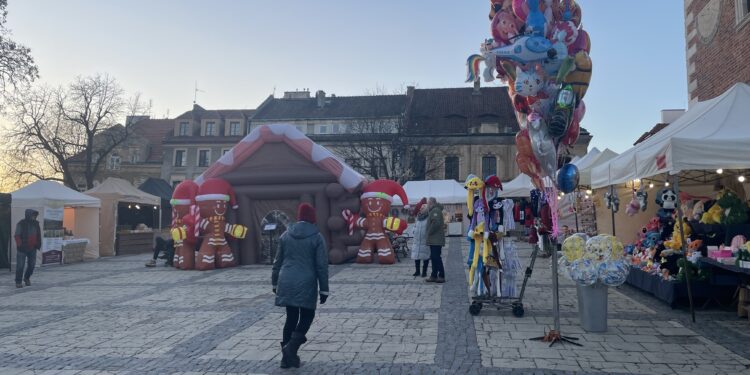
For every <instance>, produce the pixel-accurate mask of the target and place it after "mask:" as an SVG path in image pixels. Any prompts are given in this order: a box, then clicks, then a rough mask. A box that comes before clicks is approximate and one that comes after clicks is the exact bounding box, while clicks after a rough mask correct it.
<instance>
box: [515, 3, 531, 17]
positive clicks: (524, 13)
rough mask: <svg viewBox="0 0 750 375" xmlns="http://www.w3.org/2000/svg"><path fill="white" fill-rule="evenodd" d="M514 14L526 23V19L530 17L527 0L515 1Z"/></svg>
mask: <svg viewBox="0 0 750 375" xmlns="http://www.w3.org/2000/svg"><path fill="white" fill-rule="evenodd" d="M513 13H515V15H516V17H518V19H520V20H521V21H523V22H526V17H528V15H529V6H528V4H526V0H513Z"/></svg>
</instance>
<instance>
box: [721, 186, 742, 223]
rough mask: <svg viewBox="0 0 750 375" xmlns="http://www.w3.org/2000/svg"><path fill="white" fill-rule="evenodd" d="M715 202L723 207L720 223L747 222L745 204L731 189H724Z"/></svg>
mask: <svg viewBox="0 0 750 375" xmlns="http://www.w3.org/2000/svg"><path fill="white" fill-rule="evenodd" d="M716 203H717V204H718V205H719V206H721V208H722V209H723V212H722V216H721V223H722V224H726V225H733V224H744V223H746V222H747V204H745V202H743V201H742V199H740V197H738V196H737V194H735V193H734V192H733V191H731V190H725V191H724V193H723V194H722V195H721V197H719V199H717V201H716Z"/></svg>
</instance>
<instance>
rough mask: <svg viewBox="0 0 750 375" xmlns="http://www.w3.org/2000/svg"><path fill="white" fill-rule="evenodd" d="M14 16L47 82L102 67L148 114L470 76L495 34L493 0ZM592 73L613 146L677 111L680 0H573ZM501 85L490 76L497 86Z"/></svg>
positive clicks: (125, 8)
mask: <svg viewBox="0 0 750 375" xmlns="http://www.w3.org/2000/svg"><path fill="white" fill-rule="evenodd" d="M9 3H10V4H9V7H8V10H9V12H10V13H9V16H8V26H9V27H10V28H12V29H13V31H14V36H15V39H17V40H18V41H19V42H22V43H24V44H26V45H28V46H29V47H31V48H32V52H33V54H34V57H35V58H36V60H37V62H38V64H39V68H40V70H41V75H42V77H41V80H42V81H43V82H47V83H50V84H53V85H57V84H63V83H66V82H69V81H70V80H71V79H72V78H73V77H75V76H77V75H88V74H93V73H96V72H106V73H110V74H112V75H114V76H115V77H116V78H117V79H118V80H119V81H120V82H121V83H122V85H123V86H124V88H125V89H126V90H128V91H129V92H134V91H139V92H141V93H143V95H144V97H146V98H150V99H152V100H153V112H152V115H154V116H155V117H164V116H165V115H166V114H167V113H168V114H169V115H170V116H171V117H174V116H177V115H179V114H181V113H182V112H184V111H187V110H189V109H190V107H191V105H192V100H193V86H194V82H195V81H198V86H199V88H200V89H202V90H204V91H205V93H199V94H198V103H199V104H200V105H202V106H204V107H206V108H214V109H218V108H254V107H256V106H257V105H259V104H260V103H261V102H262V101H263V100H264V99H265V98H266V97H267V96H268V95H269V94H271V93H272V92H273V90H274V88H275V89H276V94H277V96H278V95H280V94H281V93H282V92H283V91H285V90H286V91H288V90H294V89H298V88H299V89H301V88H310V89H311V90H312V91H313V92H314V91H316V90H324V91H326V92H327V93H329V94H330V93H335V94H337V95H339V96H343V95H361V94H363V93H364V92H365V91H367V90H372V89H373V88H375V87H376V86H382V87H385V88H387V89H390V90H393V89H396V88H399V87H401V86H403V85H404V84H411V83H416V84H417V86H418V87H420V88H432V87H460V86H466V85H467V84H465V83H464V78H465V65H464V64H465V61H466V57H467V56H468V55H470V54H472V53H476V52H477V50H478V47H479V44H480V42H482V41H483V40H484V38H486V37H489V22H488V19H487V12H488V9H489V6H488V1H487V0H460V1H459V0H432V1H421V0H378V1H370V2H363V1H352V0H335V1H334V0H309V1H296V2H290V1H280V0H264V1H260V0H257V1H250V0H247V1H239V0H238V1H233V0H212V1H195V0H128V1H124V0H121V1H114V0H113V1H100V0H68V1H59V0H10V1H9ZM579 4H581V6H582V9H583V25H584V28H585V29H586V30H587V31H588V32H589V34H590V35H591V39H592V51H591V57H592V60H593V63H594V75H593V78H592V82H591V87H590V89H589V91H588V94H587V95H586V99H585V101H586V108H587V114H586V118H585V119H584V121H583V126H584V127H586V128H588V129H589V130H590V131H591V132H592V133H593V134H594V139H593V141H592V146H596V147H599V148H604V147H609V148H611V149H613V150H615V151H618V152H621V151H624V150H625V149H627V148H628V147H630V145H631V144H632V143H633V142H634V141H635V139H636V138H637V137H638V136H639V135H640V134H641V133H643V132H644V131H646V130H648V129H650V128H651V126H653V125H654V124H655V123H657V122H659V118H660V117H659V116H660V114H659V110H660V109H665V108H685V107H686V106H687V83H686V73H685V69H686V67H685V37H684V18H683V1H682V0H658V1H654V0H629V1H613V0H579ZM494 84H497V83H494Z"/></svg>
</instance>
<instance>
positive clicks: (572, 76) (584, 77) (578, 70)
mask: <svg viewBox="0 0 750 375" xmlns="http://www.w3.org/2000/svg"><path fill="white" fill-rule="evenodd" d="M573 62H575V66H576V67H575V69H574V70H573V71H572V72H570V73H568V75H566V76H565V78H564V79H563V82H565V83H568V84H570V85H571V86H573V92H575V93H576V98H577V99H578V101H581V99H583V97H584V96H585V95H586V91H587V90H588V89H589V82H590V81H591V71H592V63H591V57H589V54H588V53H586V52H585V51H579V52H578V53H576V54H575V57H573Z"/></svg>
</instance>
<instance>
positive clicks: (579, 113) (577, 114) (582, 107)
mask: <svg viewBox="0 0 750 375" xmlns="http://www.w3.org/2000/svg"><path fill="white" fill-rule="evenodd" d="M585 115H586V102H584V101H583V100H581V102H580V103H578V106H577V107H576V109H575V111H573V121H575V122H581V120H583V116H585Z"/></svg>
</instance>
